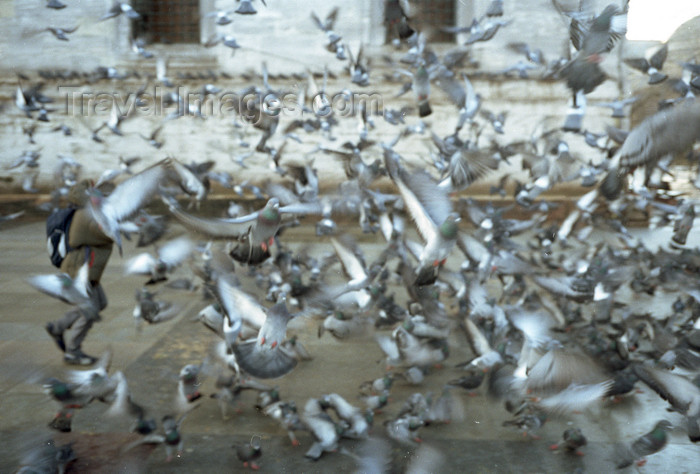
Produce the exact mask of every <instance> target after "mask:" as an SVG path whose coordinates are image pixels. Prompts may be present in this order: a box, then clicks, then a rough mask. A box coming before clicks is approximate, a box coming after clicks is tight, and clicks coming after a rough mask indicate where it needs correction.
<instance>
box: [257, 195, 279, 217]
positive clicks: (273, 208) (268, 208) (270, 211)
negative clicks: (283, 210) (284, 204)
mask: <svg viewBox="0 0 700 474" xmlns="http://www.w3.org/2000/svg"><path fill="white" fill-rule="evenodd" d="M279 208H280V204H279V201H278V200H277V199H276V198H272V199H270V200H269V201H268V202H267V204H266V205H265V208H264V209H263V210H262V212H261V213H260V217H261V218H262V219H263V220H265V221H267V222H278V221H279V219H280V213H279Z"/></svg>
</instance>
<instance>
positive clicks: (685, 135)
mask: <svg viewBox="0 0 700 474" xmlns="http://www.w3.org/2000/svg"><path fill="white" fill-rule="evenodd" d="M698 138H700V103H698V102H697V101H695V100H686V101H684V102H682V103H680V104H678V105H676V106H674V107H671V108H666V109H663V110H661V111H659V112H657V113H656V114H654V115H652V116H650V117H648V118H647V119H645V120H644V121H643V122H642V123H640V124H639V125H638V126H637V127H635V128H634V129H633V130H632V131H631V132H630V133H629V135H627V138H626V139H625V142H624V143H623V144H622V146H621V147H620V149H619V150H618V152H617V153H616V155H615V157H613V159H612V161H611V162H610V164H609V171H608V173H607V175H606V176H605V178H603V181H602V182H601V183H600V191H601V193H602V194H603V196H605V198H607V199H610V200H612V199H616V198H617V197H618V196H619V195H620V193H621V192H622V188H623V180H624V178H625V177H626V176H627V175H628V174H629V173H630V171H632V170H633V169H634V168H636V167H638V166H642V165H644V166H646V176H647V179H648V177H649V176H650V175H651V172H652V171H653V169H654V167H655V166H656V165H657V164H658V162H659V160H661V158H663V157H664V156H672V157H673V156H675V155H676V154H679V153H682V152H684V151H686V150H687V149H688V148H690V146H691V145H692V144H693V143H694V142H695V141H696V140H697V139H698Z"/></svg>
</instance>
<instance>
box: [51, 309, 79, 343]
mask: <svg viewBox="0 0 700 474" xmlns="http://www.w3.org/2000/svg"><path fill="white" fill-rule="evenodd" d="M78 318H80V310H79V309H72V310H70V311H68V312H67V313H66V314H64V315H63V317H62V318H61V319H57V320H56V321H52V322H49V323H46V332H48V333H49V336H51V338H53V340H54V342H56V345H57V346H58V348H59V349H61V351H63V352H65V351H66V344H65V341H64V339H63V333H64V332H65V331H67V330H68V329H70V328H71V327H72V326H73V324H75V322H76V321H77V320H78Z"/></svg>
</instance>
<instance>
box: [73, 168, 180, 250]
mask: <svg viewBox="0 0 700 474" xmlns="http://www.w3.org/2000/svg"><path fill="white" fill-rule="evenodd" d="M174 162H175V160H172V159H170V158H168V159H165V160H163V161H161V162H159V163H157V164H155V165H153V166H151V167H149V168H147V169H145V170H144V171H141V172H140V173H138V174H136V175H134V176H132V177H131V178H129V179H127V180H125V181H123V182H121V183H120V184H119V185H118V186H117V187H116V188H114V190H113V191H112V192H111V193H110V195H109V196H104V195H103V194H102V192H101V191H99V190H98V189H95V188H91V189H90V190H89V191H88V192H89V202H88V205H87V209H88V212H89V213H90V215H91V217H92V218H93V219H94V220H95V222H97V224H98V225H99V227H100V230H101V231H102V232H103V233H104V234H105V235H106V236H107V237H109V238H110V239H112V240H113V241H114V242H115V243H116V244H117V248H118V249H119V254H120V255H122V239H121V234H120V230H119V223H120V222H121V221H123V220H125V219H128V218H129V217H131V216H132V215H133V214H135V213H136V212H137V211H138V210H139V209H140V208H141V207H142V206H143V205H144V204H146V202H148V200H149V199H150V198H151V197H152V196H153V195H154V194H155V193H156V192H157V191H158V189H159V185H161V184H164V183H165V181H166V179H167V178H169V177H170V176H171V174H170V171H171V169H172V164H173V163H174Z"/></svg>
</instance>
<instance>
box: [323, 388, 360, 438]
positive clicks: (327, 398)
mask: <svg viewBox="0 0 700 474" xmlns="http://www.w3.org/2000/svg"><path fill="white" fill-rule="evenodd" d="M320 402H321V405H322V406H328V407H330V408H332V409H333V410H334V411H335V413H336V414H337V415H338V417H339V418H340V419H342V420H344V421H346V422H347V423H348V424H349V426H348V428H347V429H345V430H344V431H343V437H347V438H354V439H363V438H367V436H368V435H369V429H370V428H371V419H372V418H371V413H372V412H371V411H370V412H369V415H368V414H363V413H362V412H361V411H360V409H359V408H357V407H355V406H353V405H351V404H350V403H349V402H348V401H347V400H345V399H344V398H343V397H341V396H340V395H338V394H337V393H331V394H329V395H324V396H322V397H321V398H320Z"/></svg>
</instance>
